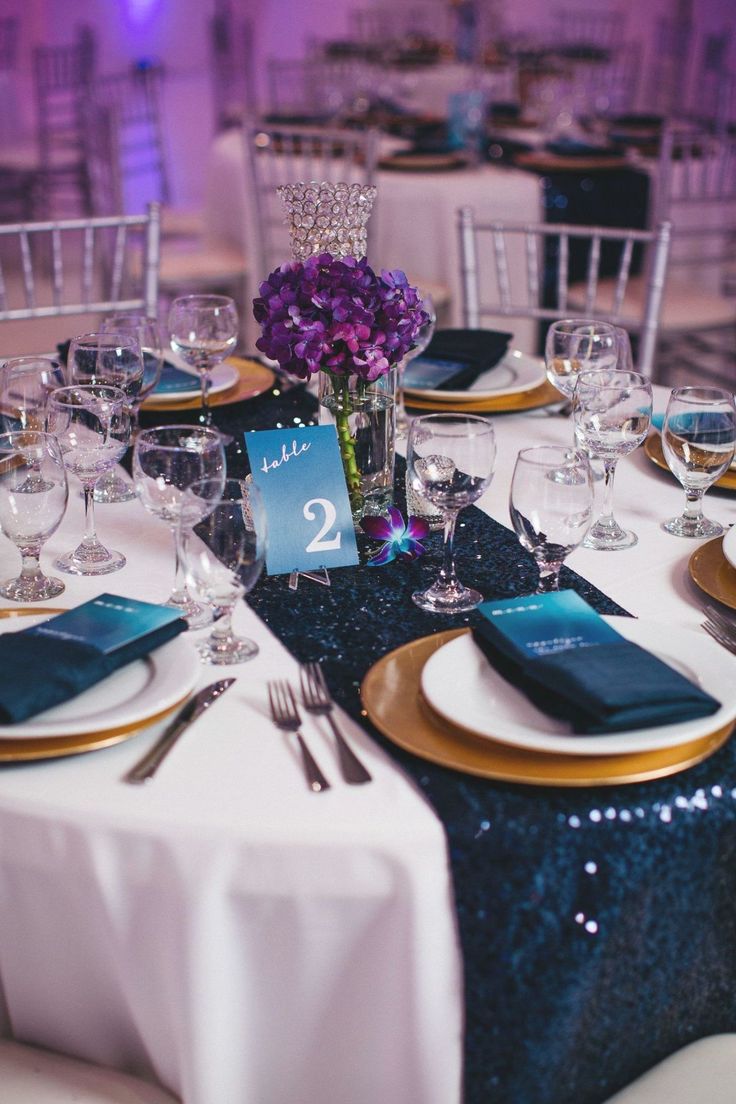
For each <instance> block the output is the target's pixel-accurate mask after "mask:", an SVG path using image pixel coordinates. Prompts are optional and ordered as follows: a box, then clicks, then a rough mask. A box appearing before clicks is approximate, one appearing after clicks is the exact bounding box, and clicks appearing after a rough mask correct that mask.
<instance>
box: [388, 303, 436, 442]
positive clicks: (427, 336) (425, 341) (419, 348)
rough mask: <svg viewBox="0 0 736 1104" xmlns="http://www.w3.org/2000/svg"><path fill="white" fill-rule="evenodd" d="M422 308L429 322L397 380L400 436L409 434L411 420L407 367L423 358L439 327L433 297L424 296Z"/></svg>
mask: <svg viewBox="0 0 736 1104" xmlns="http://www.w3.org/2000/svg"><path fill="white" fill-rule="evenodd" d="M422 307H423V308H424V310H425V311H426V313H427V314H428V316H429V320H428V321H427V323H426V324H425V325H424V326H422V328H421V330H420V331H419V333H418V334H417V336H416V338H415V344H414V346H413V347H412V348H411V349H410V350H409V352H408V353H407V354H406V356H405V357H404V358H403V360H402V361H401V363H400V364H399V365H398V378H397V380H396V432H397V433H398V434H400V435H405V434H407V433H408V432H409V418H408V417H407V413H406V405H405V402H404V372H405V371H406V366H407V364H408V363H409V361H411V360H414V358H415V357H418V356H421V354H422V353H423V352H424V350H425V349H426V348H427V346H428V345H429V343H430V341H431V340H432V334H433V333H434V328H435V326H436V325H437V313H436V311H435V309H434V303H433V301H432V297H431V295H425V296H424V299H423V300H422Z"/></svg>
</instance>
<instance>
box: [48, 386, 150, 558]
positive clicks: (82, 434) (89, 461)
mask: <svg viewBox="0 0 736 1104" xmlns="http://www.w3.org/2000/svg"><path fill="white" fill-rule="evenodd" d="M46 427H47V430H48V432H49V433H54V434H56V436H57V437H58V438H59V443H60V445H61V450H62V454H63V457H64V464H65V466H66V469H67V471H71V472H74V474H75V475H76V476H77V477H78V478H79V480H80V482H81V484H82V490H83V491H84V536H83V538H82V540H81V542H80V544H79V545H78V546H77V548H75V549H74V550H73V551H72V552H69V553H67V555H65V556H62V557H61V558H60V559H58V560H57V561H56V567H58V568H59V570H60V571H66V572H67V573H68V574H70V575H107V574H109V572H111V571H119V570H120V568H121V567H124V566H125V556H124V555H123V554H122V552H114V551H112V550H110V549H108V548H105V546H104V545H103V544H102V543H101V542H100V541H99V540H98V538H97V533H96V532H95V504H94V489H95V483H96V482H97V480H98V479H99V477H100V476H101V475H103V474H104V473H105V472H106V471H109V470H110V469H111V468H113V467H114V466H115V465H116V464H117V463H118V462H119V461H120V460H121V459H122V457H123V456H124V454H125V450H126V449H127V447H128V444H129V442H130V410H129V407H128V402H127V399H126V396H125V395H124V393H123V392H122V391H121V390H120V388H119V387H108V386H106V385H104V384H89V385H87V386H86V387H80V386H76V385H71V386H68V387H59V388H57V390H56V391H53V392H52V393H51V395H49V400H48V404H47V408H46Z"/></svg>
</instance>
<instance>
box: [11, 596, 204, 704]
mask: <svg viewBox="0 0 736 1104" xmlns="http://www.w3.org/2000/svg"><path fill="white" fill-rule="evenodd" d="M186 629H187V623H186V621H185V620H184V619H183V618H181V617H180V616H179V614H178V613H177V611H176V610H174V609H171V608H170V607H167V606H156V605H153V604H151V603H149V602H138V601H135V600H134V599H132V598H121V597H120V596H119V595H115V594H102V595H100V596H99V598H94V599H92V600H91V601H90V602H85V603H84V605H82V606H77V608H76V609H73V610H66V611H65V612H64V613H61V614H58V615H57V616H56V617H52V618H50V619H49V620H48V621H44V622H43V623H42V624H40V625H34V626H32V627H31V628H29V629H23V630H21V631H20V632H8V633H4V634H3V635H2V636H0V723H1V724H17V723H18V722H19V721H25V720H27V719H28V718H29V717H34V716H35V715H36V714H37V713H42V712H43V711H44V710H46V709H50V708H51V707H52V706H54V705H59V704H60V703H61V702H65V701H68V700H69V699H70V698H74V697H76V696H77V694H81V693H82V691H83V690H87V689H89V687H91V686H94V685H95V684H96V683H98V682H100V681H101V680H102V679H104V678H106V677H107V675H110V674H112V673H113V671H117V670H118V669H119V668H120V667H124V666H125V665H126V664H128V663H132V662H133V660H135V659H140V658H141V657H142V656H146V655H148V654H149V653H150V652H152V651H154V650H155V649H156V648H159V647H161V645H162V644H166V643H167V641H169V640H172V639H173V638H174V637H175V636H178V635H179V633H181V632H185V631H186Z"/></svg>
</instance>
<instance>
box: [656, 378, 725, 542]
mask: <svg viewBox="0 0 736 1104" xmlns="http://www.w3.org/2000/svg"><path fill="white" fill-rule="evenodd" d="M735 444H736V409H735V408H734V397H733V394H732V393H731V392H730V391H724V390H722V389H721V388H719V387H676V388H675V389H674V390H673V391H672V393H671V394H670V398H669V402H668V403H667V410H666V412H665V416H664V424H663V426H662V448H663V451H664V455H665V459H666V460H667V463H668V464H669V467H670V470H671V471H672V474H673V475H674V476H675V477H676V478H677V479H678V480H679V481H680V483H681V484H682V486H683V487H684V489H685V497H686V503H685V509H684V511H683V513H682V514H681V515H680V516H679V517H676V518H670V520H669V521H665V522H664V523H663V526H662V528H663V529H666V530H667V532H668V533H674V534H675V536H677V537H717V536H719V535H720V534H721V533H722V532H723V526H722V525H719V524H718V522H716V521H710V520H709V519H708V518H705V517H703V495H704V494H705V492H706V491H707V490H708V487H710V486H711V484H712V483H715V481H716V480H717V479H720V477H721V476H722V475H723V473H724V472H725V471H726V470H727V469H728V467H729V465H730V463H731V461H732V460H733V456H734V445H735Z"/></svg>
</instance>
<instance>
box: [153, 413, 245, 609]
mask: <svg viewBox="0 0 736 1104" xmlns="http://www.w3.org/2000/svg"><path fill="white" fill-rule="evenodd" d="M133 481H134V483H135V488H136V491H137V493H138V497H139V498H140V500H141V502H142V503H143V505H144V506H145V508H146V509H147V510H148V511H149V513H151V514H154V515H155V517H159V518H161V520H162V521H165V522H166V524H167V525H168V526H169V528H170V529H171V533H172V536H173V538H174V552H175V561H174V564H175V566H174V587H173V590H172V592H171V594H170V595H169V597H168V599H167V600H166V601H167V605H169V606H174V607H176V609H179V610H181V613H182V616H183V617H186V619H187V621H188V622H189V627H190V628H202V627H203V626H204V625H208V624H209V623H210V621H211V620H212V613H211V612H210V611H209V610H208V609H207V607H206V606H203V605H201V604H200V603H198V602H195V601H194V599H193V598H192V597H191V595H190V594H189V591H188V590H187V586H186V581H185V579H184V573H183V565H182V548H183V547H186V542H187V539H188V535H189V533H190V532H191V530H192V527H193V526H194V525H196V524H197V522H199V521H202V519H203V518H205V517H206V516H207V514H208V513H209V512H210V510H212V508H213V507H214V506H215V504H216V503H217V502H218V501H219V500H220V497H221V495H222V490H223V487H224V485H225V447H224V445H223V443H222V438H221V437H220V434H219V433H218V432H217V430H216V429H208V428H207V427H206V426H190V425H173V426H157V427H156V428H154V429H144V430H141V432H140V433H139V434H138V438H137V440H136V442H135V445H134V446H133ZM195 484H196V485H197V490H198V493H197V494H195V493H194V492H193V491H188V488H190V487H192V486H193V485H195Z"/></svg>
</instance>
